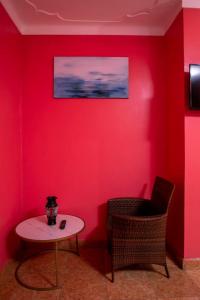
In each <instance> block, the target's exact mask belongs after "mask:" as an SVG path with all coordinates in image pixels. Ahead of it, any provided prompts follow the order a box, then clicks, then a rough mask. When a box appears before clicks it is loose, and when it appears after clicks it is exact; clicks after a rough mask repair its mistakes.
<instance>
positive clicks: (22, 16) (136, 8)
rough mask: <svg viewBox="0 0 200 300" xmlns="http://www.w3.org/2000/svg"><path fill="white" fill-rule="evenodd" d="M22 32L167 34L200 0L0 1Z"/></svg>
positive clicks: (29, 33)
mask: <svg viewBox="0 0 200 300" xmlns="http://www.w3.org/2000/svg"><path fill="white" fill-rule="evenodd" d="M0 2H1V3H2V5H3V6H4V8H5V9H6V11H7V12H8V14H9V15H10V17H11V19H12V20H13V21H14V23H15V24H16V26H17V28H18V29H19V31H20V32H21V33H22V34H26V35H33V34H39V35H42V34H47V35H50V34H64V35H69V34H70V35H72V34H75V35H76V34H99V35H108V34H109V35H163V34H165V32H166V30H167V29H168V28H169V26H170V24H171V23H172V22H173V20H174V18H175V17H176V15H177V14H178V13H179V11H180V10H181V8H182V7H196V8H200V0H100V1H99V0H0Z"/></svg>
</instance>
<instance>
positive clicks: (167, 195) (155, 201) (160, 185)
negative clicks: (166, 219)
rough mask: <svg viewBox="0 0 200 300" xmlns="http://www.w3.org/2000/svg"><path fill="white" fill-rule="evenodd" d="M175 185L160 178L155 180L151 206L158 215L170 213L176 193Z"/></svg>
mask: <svg viewBox="0 0 200 300" xmlns="http://www.w3.org/2000/svg"><path fill="white" fill-rule="evenodd" d="M174 188H175V185H174V184H173V183H172V182H170V181H168V180H166V179H164V178H161V177H159V176H157V177H156V178H155V182H154V186H153V190H152V194H151V204H152V207H153V209H154V210H155V211H156V213H157V214H165V213H167V212H168V208H169V204H170V200H171V198H172V195H173V192H174Z"/></svg>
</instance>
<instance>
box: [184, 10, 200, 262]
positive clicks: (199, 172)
mask: <svg viewBox="0 0 200 300" xmlns="http://www.w3.org/2000/svg"><path fill="white" fill-rule="evenodd" d="M199 26H200V10H199V9H184V52H185V58H184V64H185V77H186V87H187V94H186V101H187V103H188V90H189V76H188V70H189V64H190V63H196V64H200V38H199V35H200V34H199ZM199 132H200V112H199V111H196V112H195V111H191V110H188V109H187V113H186V116H185V257H186V258H193V257H200V234H199V227H200V218H199V211H200V206H199V203H200V202H199V199H200V187H199V182H200V181H199V179H200V156H199V153H200V140H199Z"/></svg>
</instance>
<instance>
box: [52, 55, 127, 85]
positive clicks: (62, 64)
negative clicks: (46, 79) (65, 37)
mask: <svg viewBox="0 0 200 300" xmlns="http://www.w3.org/2000/svg"><path fill="white" fill-rule="evenodd" d="M127 74H128V58H127V57H55V58H54V77H70V76H78V77H81V78H84V80H86V81H90V80H94V79H96V78H101V80H103V81H107V80H108V77H109V78H110V77H111V76H112V75H113V76H114V77H116V76H117V77H118V78H117V79H118V80H120V79H121V80H125V79H126V78H127Z"/></svg>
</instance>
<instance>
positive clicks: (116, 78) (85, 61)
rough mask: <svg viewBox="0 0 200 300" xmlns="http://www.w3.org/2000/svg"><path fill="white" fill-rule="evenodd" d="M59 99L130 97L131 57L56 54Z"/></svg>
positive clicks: (55, 85)
mask: <svg viewBox="0 0 200 300" xmlns="http://www.w3.org/2000/svg"><path fill="white" fill-rule="evenodd" d="M53 66H54V67H53V97H54V98H55V99H79V98H83V99H128V96H129V87H128V83H129V58H128V57H124V56H122V57H108V56H54V62H53Z"/></svg>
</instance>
